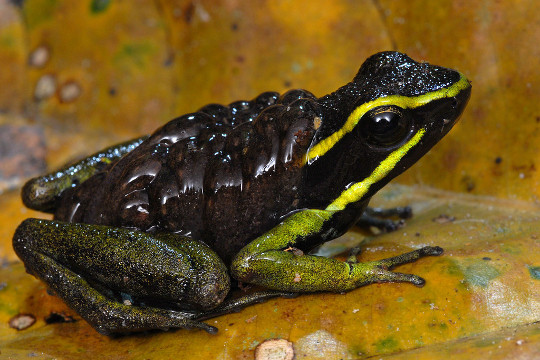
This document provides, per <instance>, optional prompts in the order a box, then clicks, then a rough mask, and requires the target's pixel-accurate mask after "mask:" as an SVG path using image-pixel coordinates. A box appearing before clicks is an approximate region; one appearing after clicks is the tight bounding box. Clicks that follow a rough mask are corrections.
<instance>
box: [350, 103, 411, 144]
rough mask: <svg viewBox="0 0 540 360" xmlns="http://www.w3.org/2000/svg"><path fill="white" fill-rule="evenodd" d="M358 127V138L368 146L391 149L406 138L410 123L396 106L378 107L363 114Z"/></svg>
mask: <svg viewBox="0 0 540 360" xmlns="http://www.w3.org/2000/svg"><path fill="white" fill-rule="evenodd" d="M358 127H359V131H360V136H362V138H363V139H364V140H365V141H366V142H367V143H369V144H370V145H375V146H382V147H391V146H394V145H398V144H400V143H401V142H402V141H404V140H405V139H406V138H407V136H408V134H409V132H410V130H411V121H410V119H409V117H408V116H407V115H406V114H405V112H404V111H403V109H401V108H399V107H397V106H379V107H376V108H374V109H371V110H370V111H368V112H367V113H365V114H364V115H363V116H362V118H361V119H360V121H359V122H358Z"/></svg>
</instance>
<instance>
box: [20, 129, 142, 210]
mask: <svg viewBox="0 0 540 360" xmlns="http://www.w3.org/2000/svg"><path fill="white" fill-rule="evenodd" d="M146 138H147V136H143V137H140V138H137V139H133V140H130V141H126V142H123V143H121V144H117V145H114V146H111V147H108V148H106V149H103V150H101V151H98V152H97V153H95V154H92V155H90V156H88V157H87V158H85V159H83V160H81V161H79V162H76V163H74V164H71V165H68V166H65V167H64V168H62V169H59V170H57V171H54V172H51V173H50V174H47V175H43V176H39V177H36V178H33V179H30V180H29V181H28V182H27V183H26V184H25V185H24V187H23V189H22V193H21V194H22V201H23V203H24V205H25V206H26V207H28V208H30V209H34V210H39V211H43V212H49V213H54V211H55V209H56V205H57V200H58V198H59V197H60V194H61V193H62V192H63V191H64V190H66V189H68V188H71V187H74V186H77V185H79V184H81V183H83V182H84V181H85V180H87V179H88V178H89V177H90V176H92V175H94V174H96V173H97V172H99V171H101V170H103V169H104V168H105V167H106V166H107V165H109V164H111V163H112V162H113V161H116V160H118V159H119V158H121V157H122V156H124V155H125V154H127V153H128V152H130V151H132V150H133V149H135V148H136V147H137V146H139V145H140V144H141V143H142V142H143V141H144V140H145V139H146Z"/></svg>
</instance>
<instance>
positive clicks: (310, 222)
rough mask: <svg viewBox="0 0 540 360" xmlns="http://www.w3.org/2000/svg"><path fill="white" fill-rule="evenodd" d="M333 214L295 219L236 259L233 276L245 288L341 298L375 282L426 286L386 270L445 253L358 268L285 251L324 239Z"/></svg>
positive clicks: (310, 213) (308, 213) (431, 250)
mask: <svg viewBox="0 0 540 360" xmlns="http://www.w3.org/2000/svg"><path fill="white" fill-rule="evenodd" d="M334 214H335V213H333V212H330V211H325V210H304V211H301V212H298V213H295V214H293V215H291V216H290V217H288V218H287V219H285V220H284V221H283V222H282V223H281V224H279V225H278V226H276V227H275V228H274V229H272V230H270V231H269V232H267V233H265V234H263V235H262V236H260V237H259V238H257V239H255V240H254V241H252V242H251V243H249V244H248V245H247V246H245V247H244V248H243V249H242V250H241V251H240V252H239V253H238V255H237V256H236V257H235V259H234V260H233V263H232V266H231V274H232V276H233V277H235V278H236V279H238V280H240V281H243V282H247V283H253V284H258V285H262V286H265V287H267V288H270V289H276V290H282V291H292V292H310V291H334V292H342V291H348V290H352V289H355V288H357V287H359V286H362V285H367V284H371V283H374V282H410V283H413V284H415V285H423V284H424V280H423V279H422V278H420V277H418V276H416V275H409V274H401V273H394V272H391V271H388V269H389V268H391V267H393V266H397V265H401V264H404V263H407V262H411V261H415V260H417V259H418V258H420V257H423V256H430V255H440V254H441V253H442V249H440V248H438V247H424V248H422V249H418V250H415V251H412V252H409V253H406V254H403V255H400V256H396V257H393V258H389V259H384V260H380V261H373V262H368V263H358V262H342V261H338V260H335V259H329V258H325V257H321V256H315V255H304V254H300V255H298V254H295V252H294V251H284V250H286V249H287V248H289V247H302V243H303V242H304V241H305V240H306V239H309V237H312V236H317V235H318V234H321V235H319V236H321V237H324V236H325V235H322V234H329V233H331V232H332V231H331V230H332V229H331V221H332V216H334ZM322 240H323V241H328V240H331V238H330V237H328V238H327V239H325V238H323V239H322Z"/></svg>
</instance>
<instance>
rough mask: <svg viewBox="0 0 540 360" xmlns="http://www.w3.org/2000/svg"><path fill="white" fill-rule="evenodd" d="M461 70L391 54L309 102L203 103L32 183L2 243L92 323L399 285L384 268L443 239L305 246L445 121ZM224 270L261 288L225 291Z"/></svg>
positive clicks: (117, 328)
mask: <svg viewBox="0 0 540 360" xmlns="http://www.w3.org/2000/svg"><path fill="white" fill-rule="evenodd" d="M470 91H471V85H470V82H469V81H468V80H467V79H466V78H465V77H464V76H463V75H462V74H460V73H459V72H457V71H454V70H451V69H447V68H443V67H438V66H434V65H430V64H428V63H418V62H415V61H414V60H412V59H411V58H409V57H408V56H406V55H404V54H401V53H398V52H382V53H378V54H375V55H373V56H371V57H370V58H368V59H367V60H366V61H365V63H364V64H363V65H362V66H361V68H360V70H359V72H358V74H357V75H356V76H355V78H354V79H353V81H351V82H350V83H348V84H346V85H345V86H343V87H341V88H340V89H338V90H337V91H335V92H333V93H331V94H329V95H326V96H323V97H320V98H317V97H316V96H314V95H313V94H311V93H310V92H308V91H305V90H291V91H288V92H287V93H285V94H283V95H280V94H278V93H275V92H266V93H263V94H261V95H259V96H258V97H256V98H255V99H253V100H251V101H238V102H234V103H232V104H230V105H228V106H223V105H218V104H211V105H207V106H205V107H203V108H201V109H200V110H199V111H197V112H195V113H192V114H187V115H183V116H181V117H178V118H176V119H174V120H172V121H170V122H169V123H167V124H165V125H164V126H162V127H161V128H160V129H158V130H157V131H156V132H154V133H153V134H152V135H150V136H146V137H141V138H139V139H135V140H133V141H129V142H127V143H123V144H119V145H115V146H112V147H110V148H108V149H105V150H103V151H101V152H98V153H96V154H94V155H92V156H90V157H88V158H86V159H84V160H82V161H80V162H78V163H76V164H73V165H70V166H67V167H66V168H64V169H61V170H59V171H56V172H53V173H51V174H48V175H45V176H42V177H38V178H35V179H32V180H30V181H29V182H28V183H27V184H26V185H25V187H24V188H23V193H22V196H23V200H24V203H25V204H26V205H27V206H28V207H30V208H34V209H38V210H42V211H45V212H50V213H53V214H54V220H50V221H49V220H39V219H28V220H25V221H24V222H23V223H22V224H21V225H20V226H19V228H18V229H17V231H16V233H15V236H14V239H13V246H14V248H15V251H16V252H17V254H18V256H19V257H20V258H21V259H22V260H23V262H24V263H25V265H26V268H27V271H28V272H29V273H31V274H33V275H35V276H37V277H38V278H40V279H41V280H43V281H44V282H45V283H46V284H47V285H48V286H49V287H50V288H51V289H52V290H53V291H54V292H55V293H56V294H57V295H58V296H60V297H61V298H62V299H63V300H64V301H65V302H66V303H67V304H68V305H69V306H70V307H72V308H73V309H75V310H76V311H77V312H78V313H79V314H80V315H81V316H82V317H83V318H85V319H86V320H87V321H88V322H89V323H90V324H91V325H92V326H94V327H95V328H96V329H97V330H98V331H99V332H101V333H104V334H111V333H117V332H131V331H140V330H146V329H167V328H171V327H172V328H175V327H187V328H189V327H197V328H203V329H205V330H207V331H209V332H214V331H216V329H215V328H214V327H212V326H209V325H207V324H205V323H203V322H201V321H200V320H201V319H205V318H208V317H211V316H215V315H217V314H221V313H225V312H229V311H232V310H234V309H237V308H239V307H241V306H245V305H247V304H250V303H252V302H254V301H258V300H260V299H264V298H267V297H271V296H276V295H282V294H288V293H300V292H314V291H333V292H343V291H349V290H352V289H355V288H357V287H359V286H362V285H366V284H370V283H374V282H394V281H402V282H410V283H413V284H416V285H422V284H423V283H424V280H423V279H422V278H420V277H418V276H416V275H409V274H402V273H396V272H391V271H389V269H390V268H392V267H393V266H396V265H400V264H403V263H406V262H411V261H415V260H416V259H418V258H420V257H423V256H429V255H439V254H441V253H442V249H441V248H439V247H436V246H434V247H431V246H428V247H424V248H420V249H417V250H415V251H412V252H409V253H406V254H403V255H400V256H396V257H392V258H388V259H383V260H379V261H373V262H368V263H360V262H357V261H355V259H354V258H351V259H349V260H348V261H344V262H342V261H338V260H334V259H329V258H325V257H321V256H315V255H312V254H310V253H309V251H310V250H312V249H313V248H315V247H317V246H318V245H320V244H322V243H324V242H326V241H329V240H332V239H334V238H336V237H338V236H340V235H342V234H343V233H345V232H346V231H347V230H348V229H349V228H350V227H351V226H353V225H354V224H356V223H357V222H358V221H359V219H361V218H362V216H363V214H364V213H365V211H366V209H367V205H368V202H369V200H370V198H371V197H372V196H373V194H375V193H376V192H377V191H378V190H379V189H381V188H382V187H383V186H384V185H385V184H387V183H388V182H389V181H390V180H391V179H392V178H394V177H395V176H397V175H399V174H400V173H402V172H403V171H404V170H406V169H407V168H408V167H410V166H411V165H412V164H414V163H415V162H416V161H417V160H418V159H419V158H421V157H422V156H423V155H424V154H425V153H426V152H427V151H428V150H429V149H431V147H432V146H433V145H435V144H436V143H437V142H438V141H439V140H440V139H441V138H442V137H443V136H444V135H445V134H446V133H447V132H448V131H449V130H450V129H451V128H452V126H453V125H454V123H455V122H456V120H457V119H458V117H459V116H460V114H461V113H462V111H463V109H464V107H465V105H466V103H467V101H468V99H469V96H470ZM231 278H233V279H235V280H238V281H241V282H243V283H251V284H257V285H260V286H263V287H265V288H267V289H269V291H263V292H260V293H255V294H252V295H247V296H244V297H241V298H240V299H236V300H228V299H227V298H226V297H227V294H228V292H229V289H230V287H231Z"/></svg>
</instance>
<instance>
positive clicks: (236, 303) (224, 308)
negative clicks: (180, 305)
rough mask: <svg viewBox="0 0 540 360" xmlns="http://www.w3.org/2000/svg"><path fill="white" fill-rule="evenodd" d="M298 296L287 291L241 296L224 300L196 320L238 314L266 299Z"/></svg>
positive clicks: (260, 292)
mask: <svg viewBox="0 0 540 360" xmlns="http://www.w3.org/2000/svg"><path fill="white" fill-rule="evenodd" d="M298 295H299V294H298V293H294V292H287V291H276V290H267V291H259V292H256V293H253V294H248V295H243V296H240V297H238V298H235V299H229V300H226V301H224V302H223V303H222V304H221V305H219V306H218V307H217V308H215V309H212V310H210V311H205V312H204V313H202V314H201V315H198V316H197V317H196V319H197V320H205V319H210V318H213V317H216V316H220V315H224V314H230V313H233V312H238V311H240V310H242V309H244V308H245V307H248V306H250V305H253V304H258V303H261V302H264V301H266V300H268V299H272V298H275V297H278V296H281V297H285V298H293V297H296V296H298Z"/></svg>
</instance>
